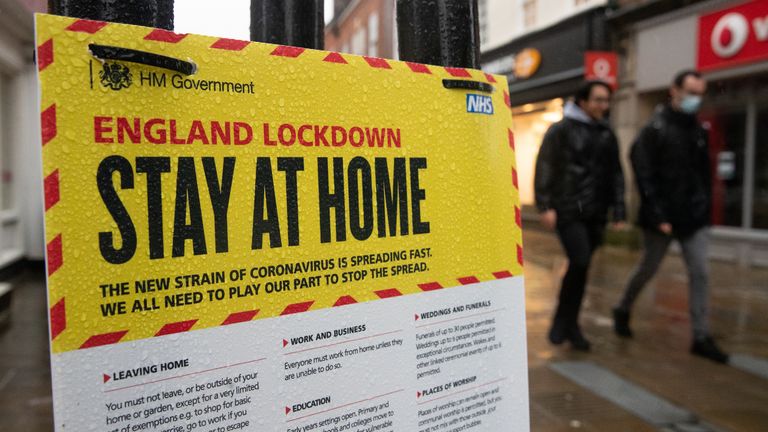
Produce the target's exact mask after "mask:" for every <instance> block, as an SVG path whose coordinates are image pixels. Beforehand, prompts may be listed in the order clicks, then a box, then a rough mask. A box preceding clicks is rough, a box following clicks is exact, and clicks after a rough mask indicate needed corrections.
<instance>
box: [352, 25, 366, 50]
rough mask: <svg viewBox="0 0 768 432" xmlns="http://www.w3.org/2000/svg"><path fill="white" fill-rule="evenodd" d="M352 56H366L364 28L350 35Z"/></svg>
mask: <svg viewBox="0 0 768 432" xmlns="http://www.w3.org/2000/svg"><path fill="white" fill-rule="evenodd" d="M352 54H357V55H367V54H368V53H367V47H366V46H365V27H359V28H358V29H357V30H355V34H354V35H352Z"/></svg>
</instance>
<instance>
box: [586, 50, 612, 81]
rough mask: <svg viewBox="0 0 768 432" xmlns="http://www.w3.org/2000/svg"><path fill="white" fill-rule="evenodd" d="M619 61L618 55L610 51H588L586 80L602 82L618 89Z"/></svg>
mask: <svg viewBox="0 0 768 432" xmlns="http://www.w3.org/2000/svg"><path fill="white" fill-rule="evenodd" d="M618 69H619V59H618V56H617V55H616V53H614V52H610V51H587V52H586V53H584V78H585V79H587V80H600V81H603V82H605V83H607V84H608V85H610V86H611V87H612V88H613V89H614V90H616V88H618V86H619V81H618Z"/></svg>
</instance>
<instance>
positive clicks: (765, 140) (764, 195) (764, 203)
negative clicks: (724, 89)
mask: <svg viewBox="0 0 768 432" xmlns="http://www.w3.org/2000/svg"><path fill="white" fill-rule="evenodd" d="M752 226H753V227H754V228H759V229H768V105H763V106H761V107H760V108H759V109H758V111H757V136H756V140H755V191H754V195H753V207H752Z"/></svg>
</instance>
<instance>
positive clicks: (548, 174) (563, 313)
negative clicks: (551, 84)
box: [535, 81, 624, 351]
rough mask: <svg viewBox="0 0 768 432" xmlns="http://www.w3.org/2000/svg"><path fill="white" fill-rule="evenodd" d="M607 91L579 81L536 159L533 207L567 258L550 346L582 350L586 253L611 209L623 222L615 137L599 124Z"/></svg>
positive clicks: (584, 341)
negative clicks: (570, 100) (554, 234)
mask: <svg viewBox="0 0 768 432" xmlns="http://www.w3.org/2000/svg"><path fill="white" fill-rule="evenodd" d="M610 97H611V88H610V87H609V86H608V85H607V84H605V83H604V82H600V81H590V82H587V83H585V84H584V85H583V86H582V87H581V88H580V89H579V91H578V92H577V93H576V95H575V103H574V102H569V103H568V104H566V106H565V110H564V119H563V120H562V121H560V122H558V123H555V124H553V125H552V126H551V127H550V128H549V130H548V131H547V133H546V134H545V135H544V141H543V142H542V144H541V149H540V150H539V156H538V159H537V160H536V177H535V189H536V206H537V207H538V209H539V211H540V212H541V221H542V224H543V225H544V226H545V227H547V228H549V229H555V230H556V231H557V234H558V237H559V238H560V242H561V243H562V245H563V248H564V249H565V253H566V254H567V255H568V271H567V272H566V274H565V276H564V277H563V281H562V285H561V288H560V297H559V301H558V305H557V310H556V312H555V316H554V319H553V322H552V327H551V329H550V331H549V340H550V342H552V343H553V344H555V345H559V344H561V343H563V342H564V341H566V340H567V341H569V342H570V343H571V345H572V346H573V348H574V349H577V350H582V351H587V350H589V347H590V344H589V342H588V341H587V339H586V338H585V337H584V335H583V334H582V333H581V330H580V328H579V323H578V318H579V310H580V309H581V301H582V298H583V297H584V289H585V285H586V281H587V272H588V270H589V262H590V260H591V258H592V253H593V252H594V251H595V249H596V248H597V247H598V246H600V244H601V243H602V239H603V230H604V228H605V223H606V220H607V216H608V210H609V209H612V212H613V220H614V221H615V222H617V223H620V222H621V221H623V220H624V175H623V173H622V170H621V163H620V162H619V148H618V144H617V141H616V136H615V135H614V134H613V132H612V131H611V129H610V127H609V126H608V124H607V123H606V121H605V118H604V117H605V115H606V113H607V112H608V108H609V107H610Z"/></svg>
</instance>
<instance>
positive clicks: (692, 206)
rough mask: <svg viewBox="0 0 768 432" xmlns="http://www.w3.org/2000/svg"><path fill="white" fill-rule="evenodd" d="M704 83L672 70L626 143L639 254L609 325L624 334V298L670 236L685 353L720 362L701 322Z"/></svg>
mask: <svg viewBox="0 0 768 432" xmlns="http://www.w3.org/2000/svg"><path fill="white" fill-rule="evenodd" d="M706 88H707V83H706V82H705V81H704V79H703V78H702V77H701V75H700V74H699V73H698V72H696V71H693V70H687V71H682V72H680V73H679V74H677V76H676V77H675V79H674V82H673V83H672V86H671V88H670V101H669V104H667V105H666V106H664V107H662V108H661V109H660V110H658V111H657V112H656V114H655V115H654V117H653V118H652V119H651V121H650V122H649V123H648V124H647V125H646V126H645V127H644V128H643V129H642V130H641V131H640V135H638V137H637V139H636V141H635V143H634V144H633V146H632V151H631V159H632V167H633V168H634V170H635V179H636V181H637V186H638V189H639V190H640V197H641V205H640V217H639V221H638V222H639V224H640V226H641V227H642V228H643V243H644V251H643V257H642V259H641V261H640V263H639V265H638V266H637V268H636V269H635V271H634V273H633V274H632V276H631V278H630V280H629V283H628V285H627V288H626V291H625V293H624V296H623V298H622V299H621V302H620V303H619V304H618V305H617V306H616V308H614V310H613V315H614V330H615V331H616V333H617V334H618V335H620V336H623V337H631V336H632V331H631V329H630V328H629V312H630V309H631V307H632V303H633V302H634V300H635V298H636V297H637V295H638V294H639V293H640V290H641V289H642V288H643V286H645V284H646V283H647V282H648V281H649V280H650V279H651V278H652V277H653V275H654V273H656V270H657V269H658V267H659V264H660V263H661V261H662V259H663V258H664V255H665V253H666V251H667V248H668V246H669V244H670V243H671V242H672V240H673V239H675V240H677V241H678V242H679V243H680V246H681V249H682V251H683V257H684V258H685V263H686V266H687V268H688V277H689V291H690V293H689V300H688V303H689V309H690V314H691V325H692V330H693V344H692V346H691V352H692V353H693V354H696V355H699V356H702V357H706V358H709V359H711V360H714V361H717V362H720V363H727V362H728V355H727V354H725V353H724V352H722V351H721V350H720V348H718V346H717V345H715V343H714V341H713V340H712V338H711V337H710V336H709V329H708V325H707V306H708V305H707V297H708V295H707V289H708V283H707V273H708V269H707V248H708V247H707V246H708V229H707V226H708V225H709V221H710V202H711V195H712V192H711V184H712V183H711V179H710V166H709V156H708V145H707V133H706V131H705V130H704V129H703V128H702V126H701V124H700V123H699V121H698V120H697V118H696V113H697V112H698V110H699V106H700V104H701V99H702V97H703V96H704V92H705V91H706Z"/></svg>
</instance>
